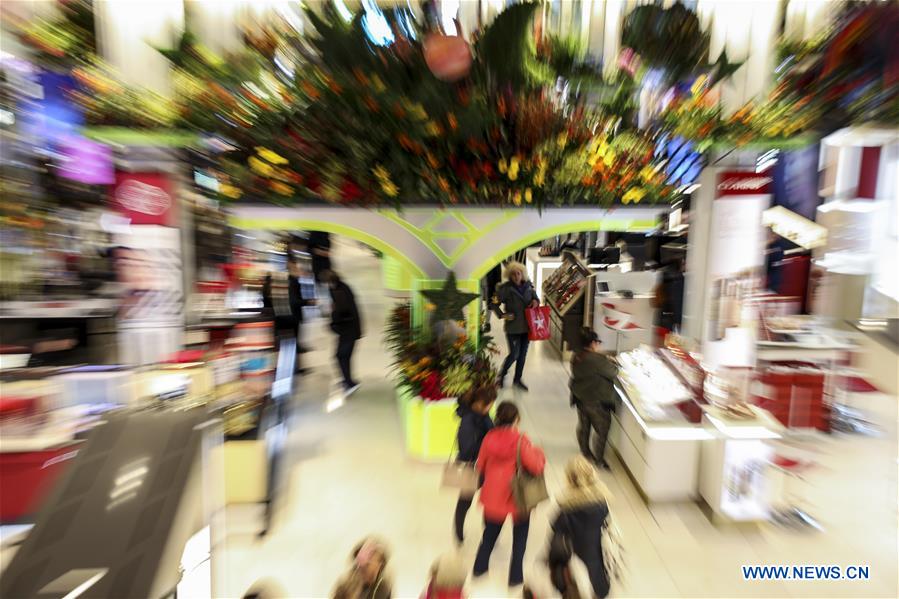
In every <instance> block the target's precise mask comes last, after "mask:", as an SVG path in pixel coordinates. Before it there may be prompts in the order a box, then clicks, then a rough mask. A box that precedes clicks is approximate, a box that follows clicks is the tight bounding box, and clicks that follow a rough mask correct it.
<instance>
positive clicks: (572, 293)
mask: <svg viewBox="0 0 899 599" xmlns="http://www.w3.org/2000/svg"><path fill="white" fill-rule="evenodd" d="M592 276H593V273H592V272H591V271H590V269H589V268H587V266H586V265H585V264H583V263H582V262H580V261H579V260H578V259H577V258H576V257H575V256H574V255H573V254H571V253H568V252H566V253H565V254H563V262H562V265H561V266H560V267H559V268H558V269H557V270H556V271H554V272H553V273H552V274H551V275H550V276H549V277H548V278H547V279H546V280H545V281H544V282H543V300H544V301H545V302H546V303H547V304H549V305H550V306H551V307H552V308H553V309H554V310H555V311H556V312H558V313H559V315H560V316H565V314H566V313H568V311H569V310H571V309H572V308H573V307H574V306H575V305H576V304H577V302H578V301H579V300H580V299H581V298H582V297H583V296H584V291H585V290H586V289H590V290H591V292H592V290H593V285H591V284H589V283H590V280H591V278H592Z"/></svg>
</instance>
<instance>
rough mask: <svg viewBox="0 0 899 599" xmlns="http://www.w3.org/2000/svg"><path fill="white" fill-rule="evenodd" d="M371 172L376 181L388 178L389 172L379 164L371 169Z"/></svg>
mask: <svg viewBox="0 0 899 599" xmlns="http://www.w3.org/2000/svg"><path fill="white" fill-rule="evenodd" d="M371 172H372V174H373V175H374V176H375V177H377V178H378V181H385V180H390V173H388V172H387V169H386V168H384V167H383V166H381V165H380V164H379V165H378V166H376V167H375V168H373V169H371Z"/></svg>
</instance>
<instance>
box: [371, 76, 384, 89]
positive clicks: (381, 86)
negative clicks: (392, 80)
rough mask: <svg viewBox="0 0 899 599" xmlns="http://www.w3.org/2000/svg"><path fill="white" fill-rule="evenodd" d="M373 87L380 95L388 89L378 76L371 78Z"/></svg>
mask: <svg viewBox="0 0 899 599" xmlns="http://www.w3.org/2000/svg"><path fill="white" fill-rule="evenodd" d="M371 86H372V87H373V88H374V90H375V91H376V92H378V93H381V92H383V91H384V90H385V89H387V86H386V85H384V82H383V81H381V78H380V77H378V76H377V75H372V77H371Z"/></svg>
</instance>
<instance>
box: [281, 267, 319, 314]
mask: <svg viewBox="0 0 899 599" xmlns="http://www.w3.org/2000/svg"><path fill="white" fill-rule="evenodd" d="M287 298H288V302H289V303H290V313H291V314H292V315H293V317H294V319H295V320H296V321H297V323H302V322H303V308H304V307H306V306H311V305H313V304H314V303H315V301H314V300H311V299H306V298H304V297H303V286H302V285H301V284H300V280H299V279H298V278H297V277H294V276H289V277H287Z"/></svg>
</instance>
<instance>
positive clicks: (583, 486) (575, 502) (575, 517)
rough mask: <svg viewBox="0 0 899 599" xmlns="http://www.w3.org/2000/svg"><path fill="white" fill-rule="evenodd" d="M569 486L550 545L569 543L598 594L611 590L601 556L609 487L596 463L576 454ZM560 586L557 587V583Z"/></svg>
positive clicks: (569, 468)
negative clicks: (601, 478)
mask: <svg viewBox="0 0 899 599" xmlns="http://www.w3.org/2000/svg"><path fill="white" fill-rule="evenodd" d="M565 478H566V482H567V486H566V488H565V491H564V492H563V494H562V496H561V497H560V498H559V514H558V515H557V516H556V519H555V520H554V521H553V523H552V530H553V540H552V542H551V543H550V545H551V546H553V545H556V546H564V545H570V547H571V550H572V551H573V552H574V554H575V555H577V556H578V557H579V558H580V559H581V561H582V562H584V565H585V566H587V572H588V573H589V575H590V583H591V585H592V586H593V592H594V593H595V594H596V596H597V597H600V598H603V597H606V596H607V595H608V594H609V576H608V573H607V572H606V564H604V563H603V557H602V529H603V526H604V525H605V522H606V518H608V516H609V505H608V503H607V502H608V500H609V498H610V496H609V492H608V489H607V488H606V487H605V485H604V484H603V483H602V482H601V481H600V480H599V475H598V473H597V472H596V468H595V467H594V466H593V464H592V463H591V462H590V460H588V459H587V458H585V457H584V456H575V457H573V458H572V459H571V460H570V461H569V462H568V465H567V466H566V468H565ZM557 588H558V587H557Z"/></svg>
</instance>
